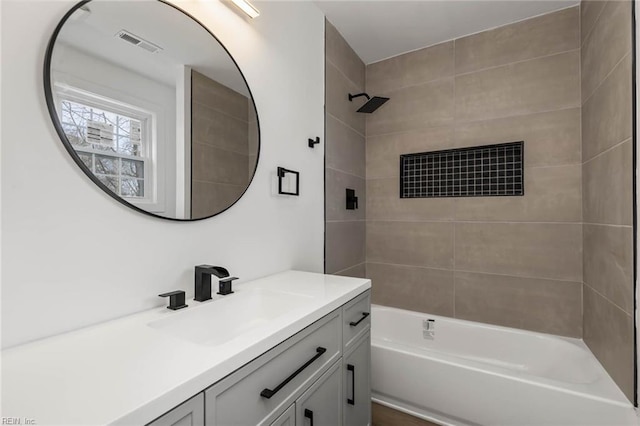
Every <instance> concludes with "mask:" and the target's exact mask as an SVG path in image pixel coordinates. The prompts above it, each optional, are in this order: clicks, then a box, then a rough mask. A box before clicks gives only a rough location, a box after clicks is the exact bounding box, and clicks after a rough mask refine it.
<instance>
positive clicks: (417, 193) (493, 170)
mask: <svg viewBox="0 0 640 426" xmlns="http://www.w3.org/2000/svg"><path fill="white" fill-rule="evenodd" d="M509 195H511V196H517V195H524V142H522V141H520V142H510V143H503V144H498V145H485V146H476V147H470V148H458V149H448V150H444V151H432V152H421V153H417V154H403V155H401V156H400V198H437V197H497V196H509Z"/></svg>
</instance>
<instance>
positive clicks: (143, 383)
mask: <svg viewBox="0 0 640 426" xmlns="http://www.w3.org/2000/svg"><path fill="white" fill-rule="evenodd" d="M370 287H371V282H370V281H369V280H366V279H359V278H347V277H339V276H333V275H323V274H316V273H309V272H298V271H288V272H283V273H279V274H276V275H271V276H269V277H265V278H261V279H258V280H255V281H251V282H246V283H242V284H238V285H236V286H234V290H235V293H234V294H231V295H229V296H217V295H215V296H214V298H213V300H210V301H207V302H203V303H199V302H195V301H193V300H188V301H187V304H188V305H189V307H188V308H185V309H182V310H179V311H171V310H169V309H166V308H164V307H162V308H156V309H152V310H149V311H146V312H142V313H139V314H135V315H131V316H128V317H125V318H121V319H117V320H113V321H109V322H106V323H103V324H99V325H96V326H92V327H88V328H85V329H82V330H78V331H74V332H71V333H66V334H62V335H59V336H55V337H51V338H47V339H44V340H40V341H37V342H33V343H29V344H26V345H22V346H17V347H14V348H10V349H7V350H5V351H2V378H1V380H2V407H1V410H2V413H1V415H2V417H17V418H21V419H22V424H25V423H26V420H25V419H32V420H34V421H35V424H37V425H65V426H66V425H94V424H96V425H97V424H100V425H102V424H119V425H124V424H128V425H144V424H146V423H148V422H150V421H152V420H154V419H155V418H157V417H158V416H160V415H162V414H163V413H165V412H166V411H168V410H170V409H171V408H173V407H175V406H177V405H179V404H180V403H182V402H183V401H185V400H187V399H189V398H190V397H192V396H194V395H195V394H197V393H198V392H200V391H202V390H204V389H205V388H207V387H208V386H210V385H212V384H213V383H215V382H217V381H218V380H220V379H222V378H223V377H225V376H226V375H228V374H229V373H231V372H232V371H234V370H236V369H237V368H239V367H241V366H242V365H244V364H246V363H247V362H249V361H251V360H252V359H254V358H256V357H257V356H259V355H261V354H262V353H264V352H266V351H267V350H269V349H271V348H272V347H273V346H275V345H277V344H278V343H280V342H282V341H283V340H285V339H287V338H288V337H290V336H292V335H293V334H295V333H297V332H298V331H300V330H302V329H303V328H305V327H307V326H308V325H310V324H311V323H313V322H315V321H317V320H318V319H320V318H322V317H323V316H325V315H326V314H328V313H330V312H331V311H333V310H335V309H336V308H338V307H340V306H341V305H343V304H344V303H346V302H347V301H349V300H350V299H352V298H354V297H356V296H357V295H358V294H360V293H362V292H363V291H365V290H367V289H369V288H370ZM255 288H262V289H270V290H276V291H284V292H290V293H295V294H301V295H304V296H310V297H309V302H308V303H305V304H304V306H292V307H291V310H290V311H289V310H288V311H287V312H286V313H284V314H283V315H282V316H279V317H277V318H276V319H274V320H272V321H269V322H267V323H266V324H262V325H260V326H257V327H256V328H255V329H252V330H249V331H248V332H243V333H242V334H240V335H239V336H237V337H236V338H234V339H232V340H230V341H228V342H226V343H223V344H221V345H217V346H207V345H203V344H198V343H193V342H190V341H189V340H186V339H181V338H178V337H174V336H172V335H171V334H169V333H166V332H164V331H162V330H158V329H156V328H152V327H150V326H149V325H148V324H149V323H150V322H152V321H155V320H158V319H163V318H169V317H170V316H172V315H180V314H181V313H183V312H187V311H189V310H190V309H194V308H196V309H197V306H201V305H205V304H215V303H216V302H217V301H218V300H220V298H222V297H242V293H243V292H245V291H249V290H251V289H255ZM43 321H46V318H43ZM212 327H224V324H221V325H212Z"/></svg>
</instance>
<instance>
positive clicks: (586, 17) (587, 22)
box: [580, 0, 607, 44]
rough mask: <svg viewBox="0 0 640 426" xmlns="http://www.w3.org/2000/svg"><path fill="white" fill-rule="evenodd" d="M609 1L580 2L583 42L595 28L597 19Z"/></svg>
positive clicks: (590, 0) (591, 0)
mask: <svg viewBox="0 0 640 426" xmlns="http://www.w3.org/2000/svg"><path fill="white" fill-rule="evenodd" d="M606 4H607V2H605V1H602V0H582V1H581V2H580V39H581V44H582V43H584V40H585V38H587V36H588V35H589V34H590V33H591V30H593V25H594V24H595V23H596V19H598V17H599V16H600V13H602V9H604V6H605V5H606Z"/></svg>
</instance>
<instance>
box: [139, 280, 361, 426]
mask: <svg viewBox="0 0 640 426" xmlns="http://www.w3.org/2000/svg"><path fill="white" fill-rule="evenodd" d="M369 293H370V292H369V291H366V292H364V293H363V294H361V295H360V296H358V297H356V298H354V299H353V300H351V301H349V302H348V303H346V304H345V305H343V306H342V307H340V308H338V309H336V310H334V311H333V312H331V313H330V314H328V315H326V316H324V317H323V318H321V319H320V320H318V321H316V322H314V323H313V324H311V325H310V326H308V327H306V328H305V329H304V330H302V331H300V332H299V333H297V334H296V335H294V336H292V337H291V338H289V339H287V340H286V341H284V342H283V343H281V344H279V345H278V346H276V347H274V348H273V349H271V350H270V351H268V352H267V353H265V354H263V355H261V356H260V357H258V358H257V359H255V360H253V361H251V362H250V363H249V364H247V365H245V366H244V367H242V368H241V369H239V370H237V371H235V372H234V373H232V374H231V375H229V376H228V377H226V378H224V379H223V380H221V381H219V382H218V383H216V384H214V385H213V386H211V387H209V388H207V389H206V390H204V391H203V392H201V393H199V394H198V395H196V396H195V397H193V398H191V399H189V400H188V401H186V402H185V403H183V404H181V405H180V406H178V407H176V408H174V409H173V410H171V411H169V412H168V413H166V414H164V415H163V416H162V417H160V418H159V419H157V420H156V421H154V422H152V423H151V425H152V426H169V425H177V424H179V425H183V424H194V425H196V424H202V423H201V421H202V420H201V419H204V424H206V425H254V424H255V425H274V426H284V425H289V426H293V425H311V424H314V425H332V426H333V425H340V424H345V425H368V424H369V423H370V412H371V407H370V404H371V403H370V401H371V395H370V374H369V372H370V352H371V351H370V348H371V334H370V320H369V318H368V314H369V313H370V306H371V300H370V294H369ZM307 358H308V359H307ZM301 360H306V362H303V361H301ZM268 384H272V385H273V387H272V388H269V387H265V386H267V385H268ZM205 413H206V414H205Z"/></svg>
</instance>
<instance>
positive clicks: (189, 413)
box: [147, 393, 204, 426]
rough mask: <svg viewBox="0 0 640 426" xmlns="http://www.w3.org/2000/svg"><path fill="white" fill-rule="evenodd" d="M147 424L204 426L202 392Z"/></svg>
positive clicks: (149, 425)
mask: <svg viewBox="0 0 640 426" xmlns="http://www.w3.org/2000/svg"><path fill="white" fill-rule="evenodd" d="M147 426H204V394H203V393H199V394H198V395H196V396H194V397H193V398H191V399H189V400H187V401H185V402H183V403H182V404H180V405H178V406H177V407H176V408H174V409H173V410H171V411H169V412H167V413H165V414H163V415H162V416H161V417H158V418H157V419H156V420H154V421H152V422H151V423H149V424H148V425H147Z"/></svg>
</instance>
